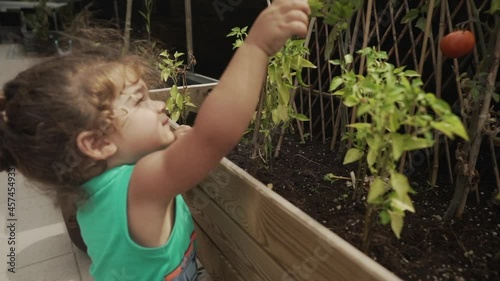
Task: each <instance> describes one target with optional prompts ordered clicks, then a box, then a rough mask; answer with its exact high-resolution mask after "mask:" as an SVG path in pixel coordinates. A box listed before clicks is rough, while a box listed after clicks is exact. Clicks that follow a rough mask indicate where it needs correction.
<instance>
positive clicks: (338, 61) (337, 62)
mask: <svg viewBox="0 0 500 281" xmlns="http://www.w3.org/2000/svg"><path fill="white" fill-rule="evenodd" d="M328 62H329V63H331V64H333V65H340V64H341V62H340V60H338V59H337V60H329V61H328Z"/></svg>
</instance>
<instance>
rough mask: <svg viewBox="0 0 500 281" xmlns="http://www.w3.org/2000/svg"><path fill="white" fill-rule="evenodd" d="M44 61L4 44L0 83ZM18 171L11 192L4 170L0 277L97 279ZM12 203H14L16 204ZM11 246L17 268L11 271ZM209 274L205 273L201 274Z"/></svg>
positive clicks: (49, 204) (49, 203)
mask: <svg viewBox="0 0 500 281" xmlns="http://www.w3.org/2000/svg"><path fill="white" fill-rule="evenodd" d="M40 61H41V59H39V58H34V57H27V56H25V54H24V53H23V49H22V47H21V46H11V45H8V44H0V86H1V87H3V85H4V84H5V83H6V82H7V81H8V80H10V79H12V78H14V77H15V75H16V74H17V73H19V72H20V71H22V70H24V69H26V68H28V67H29V66H31V65H33V64H35V63H37V62H40ZM14 174H15V175H14V177H15V192H14V193H12V194H9V193H8V192H9V190H8V187H9V176H11V175H9V174H7V173H6V172H2V173H0V281H93V278H91V277H90V276H89V273H88V271H89V267H90V259H89V258H88V256H87V255H86V254H84V253H83V252H81V251H80V250H79V249H78V248H76V247H75V246H74V245H73V244H72V243H71V240H70V238H69V235H68V233H67V231H66V227H65V225H64V220H63V217H62V214H61V211H60V209H59V208H57V207H55V205H54V203H53V200H52V199H51V198H50V197H48V196H46V195H44V194H43V193H42V192H41V191H38V190H37V189H36V188H35V187H34V186H33V184H31V183H30V182H28V181H27V180H26V179H25V178H24V177H23V176H22V175H21V174H19V173H18V172H15V173H14ZM9 197H11V198H10V199H9ZM14 200H15V201H14ZM9 203H15V207H14V209H9V207H11V206H12V205H11V206H9ZM11 211H13V212H14V213H13V215H14V216H13V217H11V216H10V212H11ZM10 218H12V219H14V220H9V219H10ZM12 224H13V226H14V227H15V228H13V227H12ZM9 226H11V227H9ZM13 241H14V242H15V245H14V244H12V243H13ZM9 243H11V244H12V245H11V244H9ZM11 247H15V249H13V251H11ZM11 252H13V253H15V260H13V261H14V262H15V263H12V264H11V265H12V266H13V267H14V268H15V273H11V272H9V267H11V265H9V263H8V262H9V261H10V260H11V258H10V257H8V255H10V253H11ZM210 280H211V279H210V277H209V276H208V275H207V274H206V273H204V274H202V275H200V277H199V281H210Z"/></svg>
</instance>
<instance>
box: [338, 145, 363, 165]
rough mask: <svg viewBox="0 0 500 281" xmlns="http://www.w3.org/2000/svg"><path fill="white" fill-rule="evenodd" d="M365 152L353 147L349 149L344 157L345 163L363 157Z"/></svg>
mask: <svg viewBox="0 0 500 281" xmlns="http://www.w3.org/2000/svg"><path fill="white" fill-rule="evenodd" d="M364 154H365V153H364V152H363V150H360V149H357V148H351V149H349V150H348V151H347V153H346V154H345V157H344V163H343V164H344V165H346V164H349V163H353V162H356V161H358V160H359V159H361V157H363V155H364Z"/></svg>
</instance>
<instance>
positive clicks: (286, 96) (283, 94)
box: [278, 83, 290, 105]
mask: <svg viewBox="0 0 500 281" xmlns="http://www.w3.org/2000/svg"><path fill="white" fill-rule="evenodd" d="M278 93H279V94H280V98H281V104H286V105H288V103H289V102H290V91H288V88H287V87H286V86H285V85H284V84H282V83H279V84H278Z"/></svg>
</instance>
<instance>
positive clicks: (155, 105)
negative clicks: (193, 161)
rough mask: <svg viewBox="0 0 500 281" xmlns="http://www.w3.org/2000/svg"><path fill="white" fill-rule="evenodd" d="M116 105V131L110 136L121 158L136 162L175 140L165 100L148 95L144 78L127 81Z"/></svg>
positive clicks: (123, 160) (121, 160)
mask: <svg viewBox="0 0 500 281" xmlns="http://www.w3.org/2000/svg"><path fill="white" fill-rule="evenodd" d="M113 108H114V115H115V116H116V118H115V126H116V131H115V132H113V133H112V134H110V136H109V137H110V139H111V140H112V141H113V142H114V143H115V145H117V147H118V150H117V155H115V157H118V158H119V161H120V162H123V163H127V164H131V163H135V162H137V161H138V160H139V159H140V158H141V157H143V156H145V155H147V154H149V153H151V152H154V151H157V150H159V149H163V148H165V147H167V146H168V145H169V144H171V143H172V142H173V141H174V140H175V135H174V133H173V132H172V130H171V129H170V126H169V122H168V120H169V118H168V116H167V115H166V114H165V103H164V102H161V101H153V100H151V99H150V98H149V94H148V88H147V86H146V84H145V83H144V81H143V80H142V79H140V80H139V81H136V82H130V81H126V82H125V87H124V88H123V90H122V92H121V94H120V95H118V96H117V98H116V99H115V100H114V102H113Z"/></svg>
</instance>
